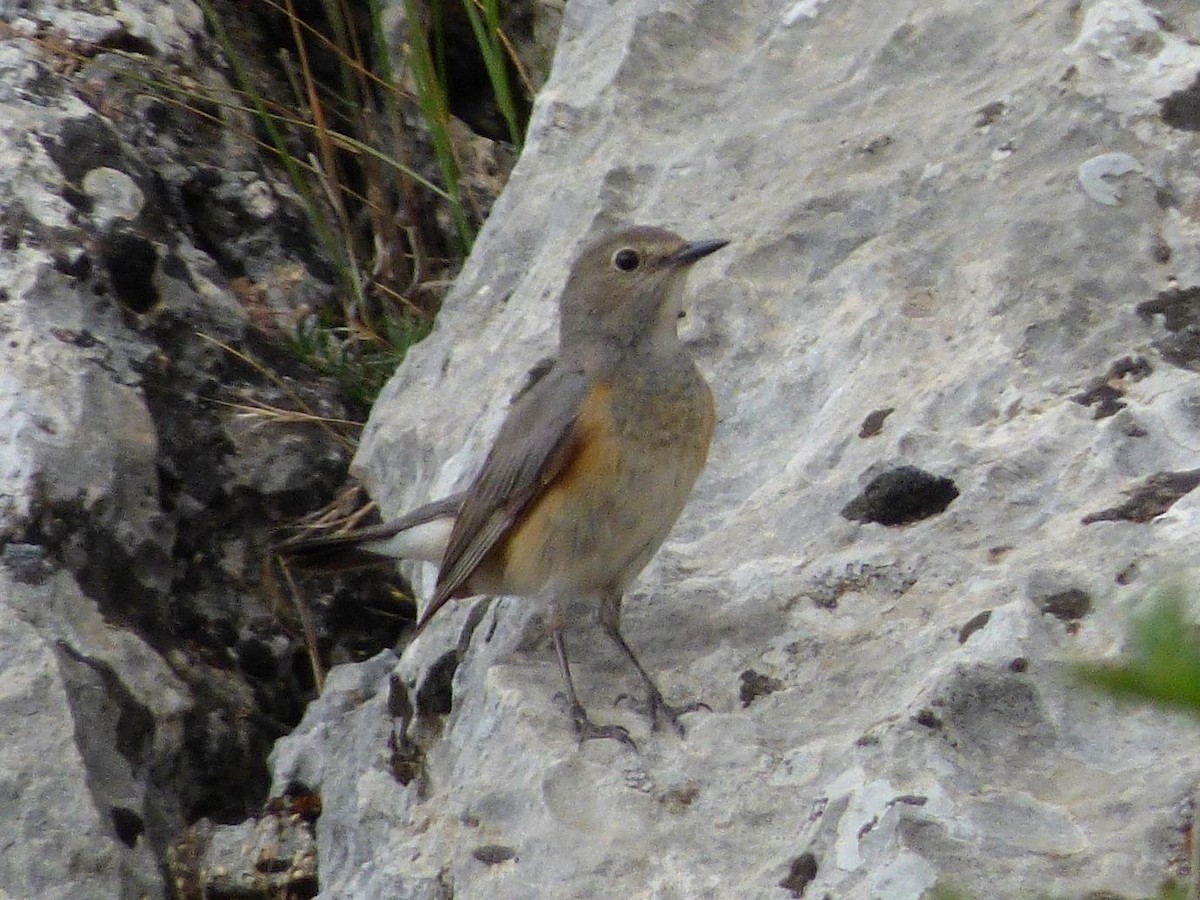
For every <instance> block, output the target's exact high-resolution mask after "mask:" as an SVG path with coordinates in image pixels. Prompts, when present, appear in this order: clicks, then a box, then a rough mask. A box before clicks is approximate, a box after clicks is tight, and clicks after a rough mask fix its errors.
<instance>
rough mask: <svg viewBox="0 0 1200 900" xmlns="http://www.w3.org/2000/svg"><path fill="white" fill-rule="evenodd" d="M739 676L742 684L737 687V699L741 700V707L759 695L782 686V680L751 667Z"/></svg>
mask: <svg viewBox="0 0 1200 900" xmlns="http://www.w3.org/2000/svg"><path fill="white" fill-rule="evenodd" d="M740 677H741V682H742V686H741V688H739V689H738V699H739V700H741V701H742V706H743V707H745V706H749V705H750V704H751V703H753V702H754V701H755V700H757V699H758V698H759V697H765V696H767V695H768V694H773V693H775V692H776V691H781V690H783V687H784V684H783V682H782V681H780V680H779V679H778V678H772V677H770V676H769V675H763V674H762V673H761V672H755V671H754V670H753V669H747V670H746V671H745V672H743V673H742V674H741V676H740Z"/></svg>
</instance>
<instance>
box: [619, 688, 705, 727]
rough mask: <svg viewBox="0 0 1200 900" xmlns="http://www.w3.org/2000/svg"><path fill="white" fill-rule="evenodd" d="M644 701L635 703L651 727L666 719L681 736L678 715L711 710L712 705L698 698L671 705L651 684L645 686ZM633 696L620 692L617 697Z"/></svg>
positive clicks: (628, 697) (681, 724)
mask: <svg viewBox="0 0 1200 900" xmlns="http://www.w3.org/2000/svg"><path fill="white" fill-rule="evenodd" d="M646 688H647V690H646V701H645V703H636V704H635V705H636V706H637V708H638V710H639V711H640V712H641V713H642V714H643V715H645V716H647V717H649V719H650V724H651V727H653V728H658V725H659V723H660V722H662V721H664V720H665V721H666V722H668V723H669V724H670V725H671V729H672V730H673V731H674V732H675V733H676V734H677V735H679V736H680V737H683V734H684V728H683V723H682V722H680V721H679V717H680V716H684V715H687V714H688V713H690V712H699V711H700V710H703V711H704V712H712V707H711V706H709V705H708V704H707V703H704V702H702V701H700V700H697V701H695V702H694V703H681V704H680V705H678V706H672V705H671V704H670V703H668V702H667V701H666V698H664V697H663V695H662V692H661V691H660V690H659V689H658V688H657V687H655V686H654V685H653V684H648V685H647V686H646ZM633 699H634V698H633V697H631V696H629V695H628V694H622V695H621V696H620V697H618V698H617V702H618V703H619V702H620V701H621V700H633Z"/></svg>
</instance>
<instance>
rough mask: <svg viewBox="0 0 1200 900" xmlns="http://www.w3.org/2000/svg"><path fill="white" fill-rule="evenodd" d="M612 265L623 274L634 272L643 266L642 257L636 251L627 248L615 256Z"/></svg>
mask: <svg viewBox="0 0 1200 900" xmlns="http://www.w3.org/2000/svg"><path fill="white" fill-rule="evenodd" d="M612 263H613V265H614V266H616V267H617V268H618V269H620V270H621V271H622V272H632V271H633V270H634V269H636V268H637V267H638V266H640V265H641V264H642V257H641V256H640V255H639V254H638V252H637V251H636V250H633V249H631V248H629V247H626V248H625V249H623V250H618V251H617V252H616V253H614V254H613V258H612Z"/></svg>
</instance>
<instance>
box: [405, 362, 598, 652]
mask: <svg viewBox="0 0 1200 900" xmlns="http://www.w3.org/2000/svg"><path fill="white" fill-rule="evenodd" d="M586 391H587V381H586V378H585V377H584V374H583V373H582V372H581V371H579V370H578V369H575V368H571V367H568V366H564V365H554V366H553V367H551V368H550V370H549V371H548V372H547V373H546V374H545V375H544V376H542V377H541V378H540V379H539V380H538V381H536V382H535V383H534V384H532V385H530V386H528V387H527V388H526V389H525V390H524V391H523V392H522V393H521V394H519V395H518V398H517V401H516V403H515V404H514V405H513V408H512V409H511V410H510V412H509V414H508V418H507V419H505V421H504V424H503V425H502V426H501V427H500V432H499V434H497V436H496V440H495V441H494V442H493V444H492V449H491V451H490V452H489V453H488V456H487V459H486V460H484V463H483V468H482V469H480V471H479V474H478V475H476V476H475V481H474V483H473V484H472V485H471V487H470V488H469V489H468V490H467V492H466V499H465V500H464V501H463V505H462V509H461V510H460V511H459V513H458V518H457V520H456V521H455V524H454V530H453V531H452V532H451V533H450V541H449V543H448V544H447V546H446V555H445V556H444V557H443V558H442V565H441V569H440V571H439V572H438V584H437V590H436V591H435V593H434V596H433V599H432V600H431V601H430V603H429V607H428V609H426V610H425V612H424V613H423V614H422V616H421V620H420V621H419V622H418V623H417V631H418V633H419V632H420V631H421V630H422V629H423V628H424V627H425V625H426V624H427V623H428V622H429V620H430V619H431V618H433V616H434V614H435V613H437V611H438V610H439V609H441V608H442V606H444V605H445V603H446V601H448V600H449V599H450V598H451V597H453V596H454V595H455V593H456V592H457V591H458V590H459V588H461V587H462V586H463V585H464V584H465V583H466V581H467V579H469V578H470V577H471V574H472V573H473V572H474V571H475V569H476V567H477V566H478V565H479V563H480V560H482V559H483V558H484V557H485V556H486V555H487V553H488V551H489V550H491V549H492V548H493V547H495V546H496V543H497V542H498V541H499V540H501V539H502V538H503V537H504V536H505V535H506V534H507V533H508V531H509V529H511V528H512V527H513V525H514V524H515V523H516V522H517V520H518V519H519V518H520V517H521V514H522V513H523V512H524V511H525V509H526V507H527V506H528V505H529V503H530V501H532V500H533V499H534V498H535V497H537V496H538V495H539V494H540V493H541V491H542V489H543V488H544V487H545V486H546V485H547V484H549V483H550V482H552V481H553V480H554V479H555V477H556V476H557V475H558V474H559V473H560V472H561V471H562V470H563V467H564V466H565V465H566V464H567V462H568V461H569V460H570V459H571V456H572V454H573V451H574V449H575V444H576V443H577V441H578V428H577V424H578V420H579V413H580V408H581V405H582V403H583V400H584V397H585V394H586Z"/></svg>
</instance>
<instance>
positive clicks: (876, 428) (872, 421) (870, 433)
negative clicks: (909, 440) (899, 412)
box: [858, 406, 896, 438]
mask: <svg viewBox="0 0 1200 900" xmlns="http://www.w3.org/2000/svg"><path fill="white" fill-rule="evenodd" d="M895 411H896V409H895V407H893V406H888V407H885V408H884V409H876V410H874V411H872V412H869V413H867V417H866V418H865V419H863V423H862V427H861V428H859V429H858V436H859V437H860V438H870V437H875V436H876V435H877V434H879V433H880V432H882V431H883V423H884V422H885V421H886V420H887V417H888V416H890V415H891V414H892V413H894V412H895Z"/></svg>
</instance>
